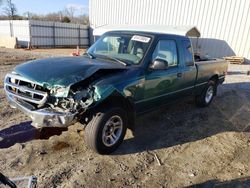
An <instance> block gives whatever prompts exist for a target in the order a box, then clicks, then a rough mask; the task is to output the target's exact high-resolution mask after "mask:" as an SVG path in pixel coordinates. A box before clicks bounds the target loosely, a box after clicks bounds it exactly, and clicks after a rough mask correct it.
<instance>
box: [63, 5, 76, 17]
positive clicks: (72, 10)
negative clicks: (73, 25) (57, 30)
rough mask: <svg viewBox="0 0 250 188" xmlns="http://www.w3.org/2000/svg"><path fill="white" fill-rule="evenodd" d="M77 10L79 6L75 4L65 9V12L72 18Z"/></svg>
mask: <svg viewBox="0 0 250 188" xmlns="http://www.w3.org/2000/svg"><path fill="white" fill-rule="evenodd" d="M76 11H77V8H76V7H75V6H68V7H67V8H66V9H65V14H66V15H68V16H70V18H71V19H73V18H74V15H75V12H76Z"/></svg>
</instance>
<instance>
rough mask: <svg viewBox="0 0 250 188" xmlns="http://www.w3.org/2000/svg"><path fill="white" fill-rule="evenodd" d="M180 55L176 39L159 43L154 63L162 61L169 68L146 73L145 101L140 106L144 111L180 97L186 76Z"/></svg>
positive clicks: (153, 57) (155, 51)
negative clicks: (157, 60)
mask: <svg viewBox="0 0 250 188" xmlns="http://www.w3.org/2000/svg"><path fill="white" fill-rule="evenodd" d="M179 53H180V52H179V51H178V48H177V42H176V41H175V40H174V39H173V40H172V39H164V38H163V39H160V40H159V41H158V43H157V45H156V47H155V49H154V52H153V54H152V62H153V61H154V60H156V59H162V60H164V61H166V62H167V63H168V68H167V69H165V70H149V71H146V75H145V85H144V88H145V90H144V99H143V100H142V101H140V102H141V104H140V105H139V106H140V108H141V110H142V111H143V110H145V111H146V110H149V109H151V108H154V107H157V106H159V105H162V104H165V103H168V102H171V101H173V100H175V99H177V98H179V97H180V96H179V94H180V93H181V92H180V91H181V90H182V89H183V84H182V83H183V81H184V76H183V73H182V68H183V67H182V66H181V63H180V62H181V59H180V57H179V56H178V54H179Z"/></svg>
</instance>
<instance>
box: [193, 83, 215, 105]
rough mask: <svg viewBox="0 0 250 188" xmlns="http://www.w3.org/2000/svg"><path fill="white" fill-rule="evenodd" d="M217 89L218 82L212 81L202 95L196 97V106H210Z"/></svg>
mask: <svg viewBox="0 0 250 188" xmlns="http://www.w3.org/2000/svg"><path fill="white" fill-rule="evenodd" d="M216 87H217V85H216V82H215V81H214V80H210V81H209V82H208V84H207V86H206V87H205V89H204V90H203V91H202V93H201V95H198V96H196V98H195V103H196V105H197V106H199V107H206V106H209V105H210V103H211V102H212V100H213V98H214V96H215V93H216V89H217V88H216Z"/></svg>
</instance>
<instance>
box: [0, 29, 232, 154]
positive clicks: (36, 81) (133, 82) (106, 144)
mask: <svg viewBox="0 0 250 188" xmlns="http://www.w3.org/2000/svg"><path fill="white" fill-rule="evenodd" d="M195 59H196V60H195ZM227 67H228V63H227V62H226V61H224V60H219V59H202V58H195V57H194V55H193V49H192V44H191V42H190V39H189V38H188V37H187V36H183V35H175V34H169V33H167V32H157V31H156V32H153V31H150V32H149V31H143V30H142V31H133V30H123V31H122V30H119V31H108V32H106V33H105V34H103V35H102V36H101V37H100V38H99V39H98V40H97V41H96V42H95V43H94V44H93V45H92V46H91V47H90V48H89V49H88V50H87V52H86V54H84V55H82V56H80V57H60V58H50V59H43V60H35V61H30V62H27V63H24V64H21V65H18V66H16V67H15V69H14V70H13V72H12V73H10V74H7V75H6V77H5V82H4V89H5V91H6V94H7V98H8V101H9V103H10V105H11V106H12V107H14V108H18V109H20V110H22V111H23V112H24V113H26V114H27V115H28V116H30V117H31V119H32V125H33V126H34V127H36V128H42V127H67V126H69V125H71V124H73V123H75V122H76V121H79V122H81V123H82V124H83V125H84V127H85V135H84V138H85V140H86V143H87V145H88V146H89V147H90V148H91V149H93V150H95V151H96V152H98V153H100V154H109V153H111V152H113V151H114V150H115V149H116V148H117V147H118V146H119V145H120V144H121V143H122V141H123V139H124V136H125V133H126V130H127V128H130V129H132V130H133V129H134V122H135V118H136V116H138V115H140V114H143V113H146V112H149V111H152V110H155V109H157V108H159V107H161V106H165V105H171V103H173V102H175V101H178V100H181V99H185V98H188V97H193V98H194V99H195V102H196V104H197V105H198V106H200V107H205V106H208V105H209V104H210V103H211V102H212V100H213V97H214V96H215V95H216V91H217V86H218V85H219V84H222V83H223V81H224V79H225V75H226V73H227Z"/></svg>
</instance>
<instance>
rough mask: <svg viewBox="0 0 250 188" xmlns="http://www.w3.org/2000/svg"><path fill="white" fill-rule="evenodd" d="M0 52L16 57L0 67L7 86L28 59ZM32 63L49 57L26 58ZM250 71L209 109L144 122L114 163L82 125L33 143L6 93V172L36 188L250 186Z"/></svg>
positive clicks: (183, 107) (176, 110) (223, 89)
mask: <svg viewBox="0 0 250 188" xmlns="http://www.w3.org/2000/svg"><path fill="white" fill-rule="evenodd" d="M6 51H8V52H6ZM0 53H2V54H3V53H8V54H7V55H11V56H15V57H13V59H14V60H13V63H11V61H9V64H8V65H4V64H1V65H0V70H1V73H2V77H1V79H3V77H4V75H5V74H6V73H7V72H9V71H11V70H12V68H13V67H14V66H15V65H16V64H18V63H20V62H21V60H20V61H19V59H18V57H17V56H19V57H21V58H23V57H26V56H25V55H26V54H27V53H28V54H29V53H30V52H26V51H23V52H20V51H15V50H14V51H11V50H0ZM19 53H20V54H19ZM57 55H58V54H57ZM59 55H60V54H59ZM34 56H35V58H45V57H51V54H45V53H43V52H36V53H30V56H29V55H27V58H30V57H32V58H33V57H34ZM1 57H2V56H0V59H1ZM23 60H24V59H22V61H23ZM0 62H1V60H0ZM249 69H250V66H249V65H243V66H238V65H231V66H230V69H229V71H230V75H228V77H227V79H226V82H225V83H224V84H223V85H222V86H220V87H219V90H218V96H217V97H216V98H215V99H214V101H213V103H212V104H211V106H209V107H208V108H197V107H196V106H195V105H194V103H193V101H192V100H190V101H186V102H184V103H183V102H182V103H179V104H176V105H171V106H168V107H166V108H164V109H161V110H158V111H156V112H152V113H150V114H147V115H144V116H141V117H139V118H138V119H137V122H136V131H135V133H134V135H133V134H132V133H131V132H130V131H128V132H127V135H126V139H125V141H124V143H123V144H122V145H121V147H120V148H119V149H118V150H117V151H116V152H115V153H113V154H112V155H110V156H101V155H97V154H95V153H94V152H92V151H91V150H89V149H88V148H87V147H86V145H85V143H84V138H83V137H84V135H82V134H80V133H81V131H79V130H81V129H82V125H81V124H79V123H76V124H75V125H73V126H71V127H69V129H68V130H63V131H61V130H60V131H59V132H57V131H55V130H54V131H52V130H46V131H44V132H42V133H43V136H44V137H46V135H47V137H46V139H42V137H41V138H37V139H34V137H36V133H34V132H33V131H35V130H33V129H32V127H31V126H30V123H29V122H30V120H29V118H27V117H26V116H25V115H23V114H22V113H21V112H19V111H18V110H13V109H11V108H10V107H9V106H8V103H7V101H6V98H5V94H4V91H3V88H1V87H0V125H1V126H0V146H1V145H3V144H6V145H5V146H6V147H5V148H2V149H0V170H1V172H3V173H4V174H6V175H7V176H9V177H17V176H24V175H25V176H29V175H35V176H37V177H38V187H196V186H207V187H213V186H214V185H225V186H232V187H236V186H238V185H241V186H243V187H244V186H245V187H249V185H250V160H249V156H250V133H249V131H250V116H249V113H250V77H249V76H247V75H246V74H245V73H246V70H249ZM239 72H240V74H239ZM0 86H1V83H0ZM35 132H36V131H35ZM79 132H80V133H79ZM50 133H53V134H51V135H49V134H50ZM33 134H35V135H33ZM40 134H41V133H40ZM48 135H49V136H48ZM16 136H17V137H20V138H23V140H22V139H17V137H16ZM8 140H9V141H8Z"/></svg>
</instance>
